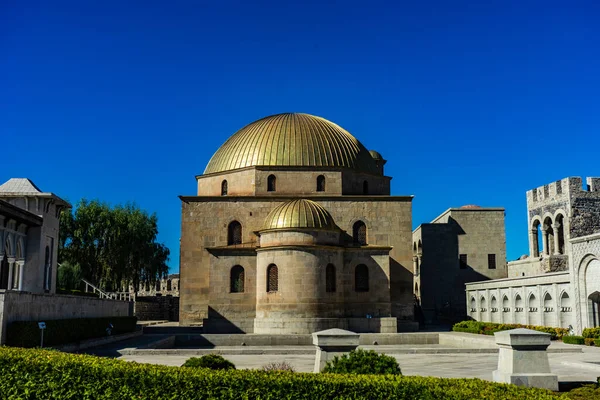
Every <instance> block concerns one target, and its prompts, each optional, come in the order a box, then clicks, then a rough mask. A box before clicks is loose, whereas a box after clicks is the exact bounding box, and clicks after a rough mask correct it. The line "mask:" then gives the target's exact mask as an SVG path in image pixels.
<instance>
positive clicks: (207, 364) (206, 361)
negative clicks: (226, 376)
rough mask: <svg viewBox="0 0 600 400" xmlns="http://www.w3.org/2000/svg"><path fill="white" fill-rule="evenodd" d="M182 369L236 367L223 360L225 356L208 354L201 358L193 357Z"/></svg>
mask: <svg viewBox="0 0 600 400" xmlns="http://www.w3.org/2000/svg"><path fill="white" fill-rule="evenodd" d="M182 367H187V368H208V369H214V370H219V369H235V365H234V364H233V363H232V362H231V361H229V360H227V359H225V358H223V356H221V355H219V354H207V355H205V356H202V357H200V358H198V357H192V358H190V359H188V360H187V361H186V362H185V363H184V364H183V365H182Z"/></svg>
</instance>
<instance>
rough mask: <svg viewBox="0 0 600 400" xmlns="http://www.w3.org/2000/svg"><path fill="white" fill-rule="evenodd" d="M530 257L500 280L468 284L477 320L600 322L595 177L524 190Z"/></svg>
mask: <svg viewBox="0 0 600 400" xmlns="http://www.w3.org/2000/svg"><path fill="white" fill-rule="evenodd" d="M527 221H528V227H529V256H523V257H521V258H520V259H519V260H517V261H513V262H510V263H508V270H507V275H506V276H505V277H504V279H497V280H492V281H487V282H478V283H469V284H467V286H466V287H467V298H466V301H467V302H468V306H467V307H468V312H469V315H470V316H471V317H473V318H475V319H477V320H481V321H492V322H504V323H521V324H531V325H547V326H561V327H569V326H572V327H573V329H574V331H575V332H577V333H581V331H582V330H583V329H584V328H586V327H595V326H600V178H587V182H586V186H585V188H584V187H583V186H582V179H581V178H578V177H571V178H565V179H562V180H558V181H556V182H552V183H550V184H548V185H544V186H542V187H539V188H536V189H533V190H530V191H528V192H527Z"/></svg>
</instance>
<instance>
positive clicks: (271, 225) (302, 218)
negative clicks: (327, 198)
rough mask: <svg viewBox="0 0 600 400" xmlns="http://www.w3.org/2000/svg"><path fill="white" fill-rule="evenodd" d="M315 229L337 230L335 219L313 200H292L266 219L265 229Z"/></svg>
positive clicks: (278, 207)
mask: <svg viewBox="0 0 600 400" xmlns="http://www.w3.org/2000/svg"><path fill="white" fill-rule="evenodd" d="M282 228H313V229H328V230H335V229H336V225H335V222H333V217H332V216H331V214H329V212H328V211H327V210H326V209H325V208H323V206H321V205H320V204H319V203H315V202H314V201H312V200H305V199H298V200H291V201H288V202H285V203H283V204H281V205H280V206H277V207H275V208H274V209H273V210H272V211H271V212H270V213H269V215H268V216H267V218H266V219H265V223H264V225H263V229H282Z"/></svg>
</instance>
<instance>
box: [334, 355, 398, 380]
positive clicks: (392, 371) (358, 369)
mask: <svg viewBox="0 0 600 400" xmlns="http://www.w3.org/2000/svg"><path fill="white" fill-rule="evenodd" d="M323 372H332V373H336V374H378V375H381V374H389V375H402V371H401V370H400V366H399V365H398V361H396V359H395V358H394V357H392V356H388V355H385V354H380V353H377V352H376V351H373V350H363V349H356V350H352V351H351V352H350V353H348V354H342V356H341V357H339V356H335V357H334V358H333V360H330V361H327V364H326V365H325V368H323Z"/></svg>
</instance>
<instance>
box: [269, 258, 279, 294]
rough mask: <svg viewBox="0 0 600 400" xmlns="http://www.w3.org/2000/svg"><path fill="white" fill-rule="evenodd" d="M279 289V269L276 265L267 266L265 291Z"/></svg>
mask: <svg viewBox="0 0 600 400" xmlns="http://www.w3.org/2000/svg"><path fill="white" fill-rule="evenodd" d="M278 289H279V271H278V270H277V265H275V264H271V265H269V266H268V267H267V292H276V291H277V290H278Z"/></svg>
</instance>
